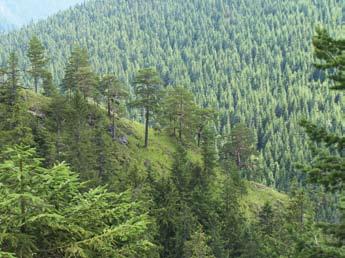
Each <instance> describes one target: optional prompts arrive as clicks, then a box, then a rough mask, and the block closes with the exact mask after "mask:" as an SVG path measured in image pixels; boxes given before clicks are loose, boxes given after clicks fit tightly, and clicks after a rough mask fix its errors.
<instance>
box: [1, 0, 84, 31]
mask: <svg viewBox="0 0 345 258" xmlns="http://www.w3.org/2000/svg"><path fill="white" fill-rule="evenodd" d="M84 1H85V0H0V23H3V24H5V23H7V24H9V25H14V26H16V27H20V26H22V25H25V24H27V23H29V22H31V21H37V20H40V19H44V18H46V17H48V16H50V15H52V14H54V13H57V12H58V11H60V10H64V9H67V8H69V7H71V6H73V5H76V4H78V3H82V2H84ZM0 27H1V24H0Z"/></svg>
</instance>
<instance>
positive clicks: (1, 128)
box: [0, 53, 33, 147]
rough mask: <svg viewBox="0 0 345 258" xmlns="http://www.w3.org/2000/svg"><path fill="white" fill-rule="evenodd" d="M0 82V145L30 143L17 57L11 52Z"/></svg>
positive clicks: (30, 135) (29, 131) (30, 138)
mask: <svg viewBox="0 0 345 258" xmlns="http://www.w3.org/2000/svg"><path fill="white" fill-rule="evenodd" d="M2 76H3V81H1V83H0V120H1V123H0V147H3V146H4V145H6V144H15V143H25V144H32V143H33V142H32V134H31V129H30V128H29V126H28V122H29V120H28V110H27V108H26V106H25V102H24V100H23V96H22V95H21V92H22V91H21V87H22V86H21V84H20V70H19V67H18V57H17V55H16V54H15V53H11V54H10V55H9V58H8V64H7V66H6V67H5V68H4V69H3V71H2Z"/></svg>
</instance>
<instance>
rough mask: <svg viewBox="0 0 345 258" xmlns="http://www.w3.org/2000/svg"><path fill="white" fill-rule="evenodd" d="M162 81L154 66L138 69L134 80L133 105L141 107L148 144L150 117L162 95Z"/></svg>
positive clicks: (146, 144) (155, 110)
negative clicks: (134, 98) (134, 97)
mask: <svg viewBox="0 0 345 258" xmlns="http://www.w3.org/2000/svg"><path fill="white" fill-rule="evenodd" d="M161 86H162V81H161V78H160V77H159V74H158V72H157V71H156V70H155V69H154V68H145V69H142V70H139V71H138V73H137V75H136V76H135V80H134V92H135V95H136V97H137V98H136V100H135V101H134V102H133V103H132V106H133V107H138V108H142V110H143V112H144V121H145V144H144V147H145V148H147V146H148V139H149V138H148V137H149V123H150V118H151V116H152V115H154V114H155V113H156V112H157V109H158V107H159V104H160V101H161V97H162V89H161Z"/></svg>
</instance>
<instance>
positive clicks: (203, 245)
mask: <svg viewBox="0 0 345 258" xmlns="http://www.w3.org/2000/svg"><path fill="white" fill-rule="evenodd" d="M184 253H185V255H184V257H186V258H215V256H214V255H213V254H212V249H211V248H210V247H209V246H208V245H207V236H206V235H205V233H204V232H203V230H202V228H200V229H199V230H197V231H195V232H194V233H193V234H192V236H191V239H190V240H188V241H186V242H185V247H184Z"/></svg>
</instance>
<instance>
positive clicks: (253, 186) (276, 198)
mask: <svg viewBox="0 0 345 258" xmlns="http://www.w3.org/2000/svg"><path fill="white" fill-rule="evenodd" d="M245 185H246V189H247V193H246V194H245V195H243V197H242V207H243V210H244V213H245V214H246V215H247V217H253V216H254V215H255V214H257V212H258V211H259V210H260V208H261V207H262V206H263V205H264V204H265V203H266V202H269V203H271V204H273V205H276V206H280V205H282V206H284V205H285V204H286V203H287V202H288V200H289V197H288V196H287V195H286V194H283V193H280V192H278V191H276V190H275V189H273V188H270V187H267V186H265V185H262V184H259V183H256V182H251V181H246V182H245Z"/></svg>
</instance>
